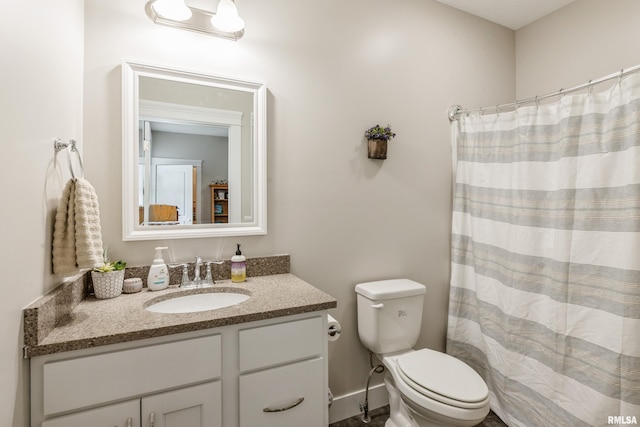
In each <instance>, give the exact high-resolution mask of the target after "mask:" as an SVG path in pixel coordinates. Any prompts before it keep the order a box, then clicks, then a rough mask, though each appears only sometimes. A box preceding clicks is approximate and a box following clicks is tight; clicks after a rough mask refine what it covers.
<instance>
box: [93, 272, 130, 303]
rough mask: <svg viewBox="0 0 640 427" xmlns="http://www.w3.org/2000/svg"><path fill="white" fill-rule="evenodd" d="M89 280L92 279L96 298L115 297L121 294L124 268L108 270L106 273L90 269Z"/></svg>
mask: <svg viewBox="0 0 640 427" xmlns="http://www.w3.org/2000/svg"><path fill="white" fill-rule="evenodd" d="M91 280H92V281H93V292H94V293H95V294H96V298H98V299H108V298H115V297H117V296H118V295H120V294H122V284H123V282H124V270H117V271H109V272H107V273H101V272H99V271H92V272H91Z"/></svg>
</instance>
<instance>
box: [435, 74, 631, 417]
mask: <svg viewBox="0 0 640 427" xmlns="http://www.w3.org/2000/svg"><path fill="white" fill-rule="evenodd" d="M638 107H640V77H639V76H637V75H631V76H629V77H626V78H624V79H619V80H618V81H614V82H613V85H612V86H610V88H609V89H607V90H604V91H601V92H599V93H584V94H580V95H574V96H567V95H565V96H563V97H562V98H561V99H560V100H558V101H557V102H555V103H554V104H549V105H532V106H528V107H520V108H517V109H516V110H515V111H512V112H508V113H507V112H502V113H500V112H498V113H496V114H484V115H483V114H473V113H470V114H466V115H462V116H461V117H459V119H458V120H456V121H454V122H453V124H452V126H454V127H455V131H454V132H453V133H454V135H455V138H454V142H455V145H456V148H457V149H456V150H454V154H455V156H454V157H457V160H455V161H454V167H455V189H454V201H453V222H452V252H451V257H452V262H451V268H452V271H451V289H450V303H449V318H448V320H449V323H448V330H447V353H449V354H451V355H453V356H455V357H457V358H459V359H461V360H463V361H465V362H467V363H468V364H469V365H471V366H472V367H473V368H474V369H476V370H477V371H478V372H479V373H480V374H481V375H482V376H483V378H484V379H485V381H486V382H487V385H488V386H489V389H490V397H491V407H492V409H493V411H494V412H495V413H496V414H497V415H498V416H499V417H500V418H502V420H503V421H505V423H506V424H508V425H509V426H526V427H559V426H570V427H576V426H589V425H591V426H605V425H629V424H640V124H639V119H640V114H639V113H638V110H639V108H638Z"/></svg>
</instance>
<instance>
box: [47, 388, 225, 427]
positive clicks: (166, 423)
mask: <svg viewBox="0 0 640 427" xmlns="http://www.w3.org/2000/svg"><path fill="white" fill-rule="evenodd" d="M221 411H222V394H221V387H220V381H216V382H211V383H206V384H201V385H197V386H191V387H186V388H183V389H179V390H173V391H168V392H165V393H158V394H154V395H151V396H147V397H144V398H142V399H135V400H131V401H127V402H123V403H117V404H114V405H107V406H104V407H100V408H97V409H89V410H86V411H81V412H77V413H74V414H71V415H65V416H61V417H56V418H53V419H51V420H47V421H44V422H43V423H42V427H87V426H91V427H142V426H145V427H147V426H148V427H186V426H207V427H222V415H221V414H222V412H221ZM141 417H142V418H141Z"/></svg>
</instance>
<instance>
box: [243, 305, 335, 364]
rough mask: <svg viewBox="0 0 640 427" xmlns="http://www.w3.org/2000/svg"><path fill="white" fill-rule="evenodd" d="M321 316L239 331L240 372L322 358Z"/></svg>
mask: <svg viewBox="0 0 640 427" xmlns="http://www.w3.org/2000/svg"><path fill="white" fill-rule="evenodd" d="M322 339H323V335H322V317H320V316H318V317H312V318H309V319H304V320H296V321H293V322H286V323H278V324H276V325H269V326H261V327H258V328H252V329H245V330H242V331H240V337H239V340H240V356H239V358H240V362H239V363H240V372H247V371H251V370H255V369H260V368H265V367H269V366H274V365H279V364H282V363H287V362H293V361H296V360H302V359H306V358H311V357H314V356H319V355H321V354H322V350H323V340H322Z"/></svg>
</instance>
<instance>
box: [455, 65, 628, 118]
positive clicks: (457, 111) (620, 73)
mask: <svg viewBox="0 0 640 427" xmlns="http://www.w3.org/2000/svg"><path fill="white" fill-rule="evenodd" d="M638 70H640V65H636V66H634V67H631V68H627V69H626V70H625V69H624V68H623V69H622V70H620V71H618V72H617V73H613V74H609V75H607V76H604V77H601V78H599V79H597V80H589V81H588V82H587V83H583V84H581V85H578V86H574V87H572V88H569V89H560V90H559V91H556V92H553V93H548V94H546V95H542V96H534V97H532V98H526V99H520V100H517V101H515V102H510V103H508V104H498V105H494V106H491V107H481V108H475V109H468V110H465V109H464V108H462V106H461V105H454V106H452V107H451V108H449V121H450V122H452V121H454V120H457V119H458V116H459V115H460V114H467V113H477V112H480V113H482V112H485V111H496V112H498V113H499V112H500V110H502V109H511V108H513V109H515V108H518V107H519V106H520V105H523V104H530V103H532V102H535V103H536V104H537V103H538V102H539V101H541V100H543V99H546V98H551V97H554V96H562V95H566V94H567V93H571V92H577V91H579V90H582V89H585V88H591V87H592V86H594V85H597V84H599V83H603V82H606V81H607V80H611V79H615V78H619V79H621V78H622V77H623V76H625V75H627V74H631V73H633V72H636V71H638Z"/></svg>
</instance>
